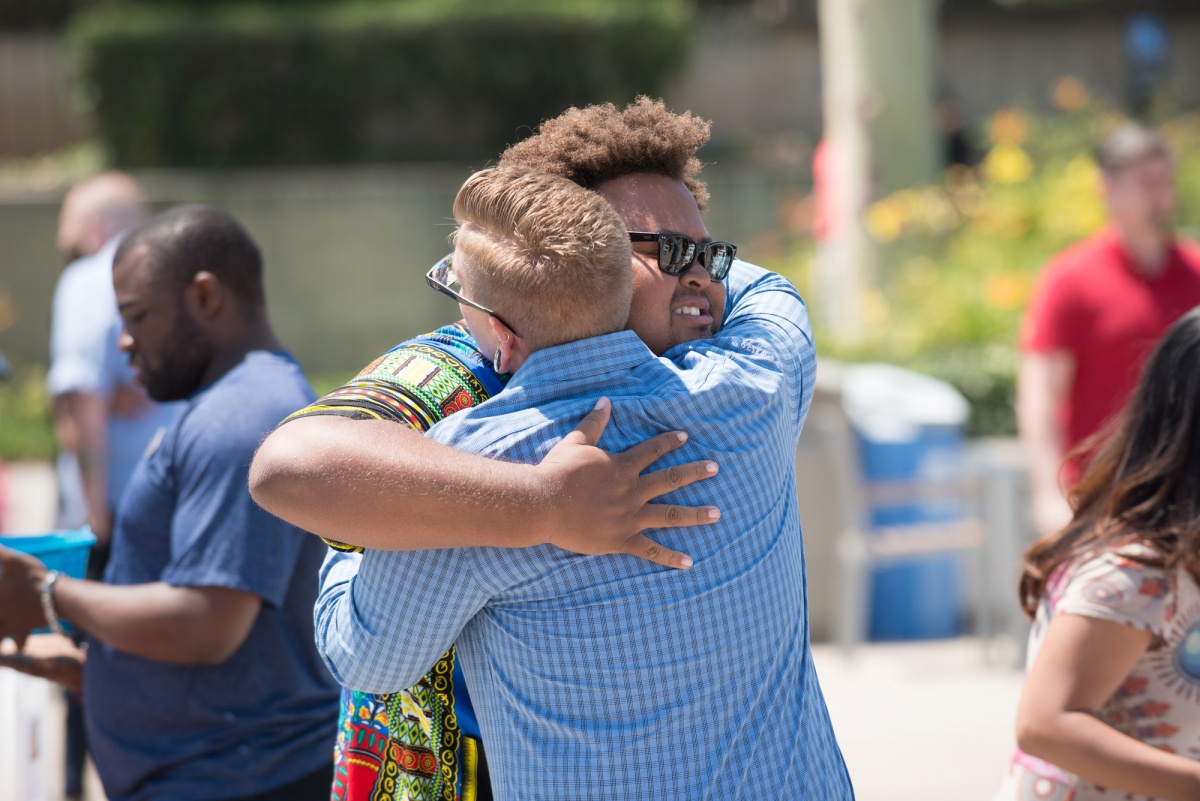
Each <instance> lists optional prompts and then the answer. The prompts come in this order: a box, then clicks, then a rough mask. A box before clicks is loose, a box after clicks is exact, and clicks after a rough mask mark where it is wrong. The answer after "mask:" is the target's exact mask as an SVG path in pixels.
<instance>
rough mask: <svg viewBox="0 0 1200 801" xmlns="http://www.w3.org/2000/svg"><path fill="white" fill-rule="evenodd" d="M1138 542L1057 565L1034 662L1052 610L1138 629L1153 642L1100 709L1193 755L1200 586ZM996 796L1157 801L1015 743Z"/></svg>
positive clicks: (1198, 701) (1197, 741) (1130, 730)
mask: <svg viewBox="0 0 1200 801" xmlns="http://www.w3.org/2000/svg"><path fill="white" fill-rule="evenodd" d="M1155 557H1156V554H1155V552H1154V551H1153V550H1152V549H1151V548H1150V547H1148V546H1146V545H1143V544H1140V543H1133V542H1130V543H1127V544H1124V545H1122V546H1121V547H1119V548H1117V549H1115V550H1113V551H1110V552H1106V553H1104V554H1102V555H1100V556H1097V557H1094V558H1090V559H1085V560H1082V561H1078V562H1075V563H1073V564H1070V565H1064V566H1062V567H1060V568H1059V569H1058V570H1056V571H1055V572H1054V573H1053V574H1052V575H1051V577H1050V581H1049V583H1048V584H1047V587H1046V597H1045V598H1043V599H1042V603H1041V605H1040V606H1039V607H1038V612H1037V618H1036V619H1035V620H1034V624H1033V629H1032V631H1031V632H1030V634H1029V658H1028V662H1027V666H1028V665H1032V664H1033V661H1034V659H1035V658H1036V657H1037V653H1038V650H1039V649H1040V647H1041V644H1042V641H1043V639H1044V637H1045V634H1046V627H1047V626H1048V625H1049V623H1050V619H1051V618H1052V617H1054V616H1055V615H1060V614H1073V615H1083V616H1085V617H1093V618H1099V619H1101V620H1111V621H1112V622H1114V623H1120V624H1121V625H1124V626H1132V627H1134V628H1138V629H1145V630H1146V631H1149V632H1150V633H1151V634H1152V635H1154V636H1153V639H1152V640H1151V643H1150V647H1149V648H1148V649H1147V650H1146V652H1145V653H1144V654H1143V655H1142V657H1141V659H1140V660H1138V663H1137V664H1136V665H1135V666H1134V668H1133V670H1132V671H1130V673H1129V675H1128V676H1127V677H1126V678H1125V681H1124V682H1122V684H1121V686H1120V687H1119V688H1118V689H1117V691H1116V692H1115V693H1113V696H1112V697H1111V698H1110V699H1109V700H1108V701H1107V702H1106V703H1105V704H1104V706H1103V707H1102V708H1101V709H1100V710H1099V717H1100V719H1101V720H1103V721H1104V722H1105V723H1107V724H1108V725H1110V726H1112V727H1113V728H1115V729H1117V730H1119V731H1121V732H1124V733H1125V734H1128V735H1129V736H1130V737H1135V738H1137V739H1139V740H1141V741H1142V742H1145V743H1149V744H1150V745H1153V746H1155V747H1156V748H1161V749H1163V750H1164V751H1169V752H1171V753H1174V754H1180V755H1183V756H1187V757H1190V758H1192V759H1200V589H1197V586H1196V582H1195V581H1194V580H1193V579H1192V576H1191V574H1190V573H1188V572H1187V571H1185V570H1184V569H1183V568H1177V569H1174V570H1170V571H1168V570H1164V569H1162V568H1154V567H1148V566H1146V565H1145V564H1143V563H1142V562H1143V561H1144V560H1146V559H1153V558H1155ZM995 801H1154V800H1153V799H1150V798H1149V797H1148V796H1143V795H1136V794H1132V793H1126V792H1122V791H1117V790H1111V789H1107V788H1104V787H1101V786H1099V785H1097V784H1094V783H1092V782H1089V781H1087V780H1085V779H1082V778H1079V777H1077V776H1074V775H1072V774H1070V773H1068V772H1066V771H1064V770H1062V769H1060V768H1058V767H1056V766H1054V765H1051V764H1050V763H1048V762H1044V761H1042V760H1040V759H1037V758H1035V757H1032V756H1030V755H1028V754H1025V753H1023V752H1022V751H1021V750H1020V749H1018V750H1017V751H1016V752H1015V753H1014V754H1013V758H1012V762H1011V763H1010V764H1009V769H1008V774H1007V775H1006V776H1005V779H1004V783H1003V785H1002V787H1001V789H1000V792H999V793H997V795H996V798H995Z"/></svg>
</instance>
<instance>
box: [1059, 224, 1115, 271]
mask: <svg viewBox="0 0 1200 801" xmlns="http://www.w3.org/2000/svg"><path fill="white" fill-rule="evenodd" d="M1118 248H1119V245H1118V243H1116V242H1115V240H1114V235H1113V233H1112V232H1111V231H1108V230H1103V231H1099V232H1097V233H1095V234H1092V235H1091V236H1089V237H1086V238H1085V239H1081V240H1079V241H1078V242H1075V243H1073V244H1071V245H1068V246H1067V247H1065V248H1063V249H1062V250H1060V251H1058V252H1057V253H1055V254H1054V255H1053V256H1051V257H1050V260H1049V261H1047V262H1046V266H1045V268H1044V269H1043V271H1042V272H1043V273H1044V274H1045V275H1047V276H1052V277H1057V278H1060V279H1067V280H1084V279H1086V278H1088V277H1089V276H1092V277H1094V276H1095V270H1096V268H1097V267H1098V266H1101V265H1103V264H1107V263H1109V262H1110V261H1112V260H1113V257H1114V255H1115V254H1116V253H1117V249H1118Z"/></svg>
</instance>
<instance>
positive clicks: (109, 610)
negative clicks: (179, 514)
mask: <svg viewBox="0 0 1200 801" xmlns="http://www.w3.org/2000/svg"><path fill="white" fill-rule="evenodd" d="M260 604H261V602H260V601H259V600H258V599H257V598H256V597H255V596H252V595H250V594H248V593H243V592H239V591H236V590H227V589H221V588H191V587H175V586H172V585H170V584H166V583H163V582H154V583H151V584H136V585H120V586H118V585H110V584H103V583H100V582H96V581H81V580H74V579H70V578H67V577H65V576H64V577H61V578H60V579H59V580H58V582H57V583H56V584H55V587H54V606H55V608H56V610H57V612H58V615H59V617H61V618H63V619H65V620H69V621H71V622H72V623H74V624H75V625H77V626H79V627H80V628H82V629H83V630H85V631H87V632H88V633H89V634H91V635H92V636H94V637H96V638H97V639H99V640H101V641H102V642H105V643H107V644H109V645H111V646H112V647H114V648H116V649H117V650H119V651H124V652H126V653H130V654H134V655H135V656H140V657H144V658H146V659H153V660H155V661H158V662H167V663H170V664H182V665H189V664H219V663H220V662H222V661H224V660H225V659H227V658H228V657H229V656H230V655H231V654H232V653H233V651H235V650H236V649H237V648H238V647H240V645H241V643H242V642H243V641H244V640H245V637H246V635H247V634H248V633H249V630H250V626H251V625H252V624H253V621H254V618H255V616H256V615H257V613H258V608H259V606H260Z"/></svg>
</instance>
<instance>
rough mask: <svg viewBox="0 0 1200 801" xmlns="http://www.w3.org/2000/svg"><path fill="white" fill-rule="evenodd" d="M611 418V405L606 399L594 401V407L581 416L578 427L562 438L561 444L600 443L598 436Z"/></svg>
mask: <svg viewBox="0 0 1200 801" xmlns="http://www.w3.org/2000/svg"><path fill="white" fill-rule="evenodd" d="M611 416H612V403H610V402H609V400H608V398H601V399H600V400H598V401H596V406H595V407H594V408H593V409H592V410H591V411H590V412H588V413H587V414H585V415H584V416H583V419H582V420H580V421H579V425H577V426H575V428H573V429H572V430H571V433H569V434H567V435H566V436H565V437H563V442H571V443H572V444H575V445H593V446H594V445H596V444H597V443H599V442H600V435H601V434H603V433H604V427H605V426H607V425H608V419H609V417H611Z"/></svg>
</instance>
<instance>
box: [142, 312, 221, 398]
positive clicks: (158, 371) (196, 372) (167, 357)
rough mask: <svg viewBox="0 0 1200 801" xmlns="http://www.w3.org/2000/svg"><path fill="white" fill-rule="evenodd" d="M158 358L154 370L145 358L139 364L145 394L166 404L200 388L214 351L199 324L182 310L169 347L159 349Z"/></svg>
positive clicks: (176, 319)
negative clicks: (157, 363)
mask: <svg viewBox="0 0 1200 801" xmlns="http://www.w3.org/2000/svg"><path fill="white" fill-rule="evenodd" d="M159 358H160V364H159V365H158V366H157V367H156V368H154V369H151V368H150V367H149V366H148V365H147V364H146V363H145V362H144V361H141V362H138V363H137V366H138V371H139V380H140V382H141V383H142V385H143V386H145V387H146V394H147V395H149V396H150V397H151V398H153V399H154V400H156V401H158V402H160V403H163V402H166V401H175V400H184V399H185V398H188V397H190V396H191V395H192V394H193V393H194V392H195V391H196V390H198V389H200V385H201V383H202V382H203V381H204V373H205V371H207V370H208V365H209V363H210V362H211V361H212V353H211V348H210V347H209V346H208V343H207V342H206V341H205V338H204V335H203V332H202V331H201V330H200V326H198V325H196V323H195V322H193V321H192V320H191V319H190V318H189V317H188V316H187V315H186V314H183V313H182V312H180V313H179V314H177V315H176V317H175V320H174V324H173V325H172V326H171V336H170V346H169V347H165V348H163V349H162V350H161V351H159Z"/></svg>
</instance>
